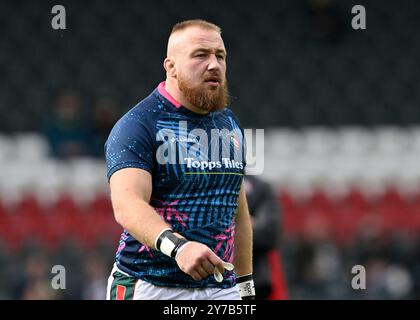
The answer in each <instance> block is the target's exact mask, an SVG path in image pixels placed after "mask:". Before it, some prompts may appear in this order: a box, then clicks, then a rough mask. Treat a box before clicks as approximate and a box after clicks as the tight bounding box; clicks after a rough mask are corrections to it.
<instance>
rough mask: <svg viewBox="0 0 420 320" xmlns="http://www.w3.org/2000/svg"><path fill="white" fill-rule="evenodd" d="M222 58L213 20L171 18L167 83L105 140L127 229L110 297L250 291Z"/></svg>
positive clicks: (238, 131) (118, 215)
mask: <svg viewBox="0 0 420 320" xmlns="http://www.w3.org/2000/svg"><path fill="white" fill-rule="evenodd" d="M226 55H227V54H226V49H225V46H224V42H223V39H222V37H221V29H220V28H219V27H218V26H216V25H214V24H212V23H209V22H207V21H203V20H188V21H183V22H180V23H177V24H176V25H175V26H174V27H173V29H172V32H171V34H170V37H169V40H168V47H167V57H166V59H165V60H164V62H163V66H164V68H165V70H166V81H163V82H162V83H160V84H159V85H158V87H157V88H156V89H155V90H154V91H153V92H152V93H151V94H150V95H149V96H148V97H146V98H145V99H144V100H142V101H141V102H140V103H138V104H137V105H136V106H135V107H133V108H132V109H131V110H130V111H128V112H127V113H126V114H125V115H124V116H123V117H122V118H121V119H120V120H119V121H118V122H117V123H116V124H115V126H114V128H113V129H112V131H111V133H110V136H109V137H108V140H107V142H106V143H105V154H106V161H107V170H108V171H107V177H108V181H109V185H110V190H111V201H112V205H113V210H114V216H115V219H116V221H117V222H118V223H119V224H120V225H121V226H122V227H123V229H124V231H123V233H122V235H121V238H120V242H119V246H118V249H117V252H116V259H115V264H114V267H113V270H112V272H111V275H110V277H109V279H108V288H107V299H134V300H147V299H151V300H157V299H164V300H174V299H182V300H191V299H197V300H213V299H214V300H217V299H220V300H240V299H252V298H254V297H255V289H254V284H253V280H252V225H251V220H250V215H249V211H248V206H247V202H246V194H245V190H244V187H243V176H244V172H245V171H244V170H245V141H244V131H243V129H242V128H241V126H240V124H239V122H238V120H237V119H236V117H235V116H234V114H233V113H232V111H231V110H230V109H229V108H228V103H229V101H228V100H229V96H228V89H227V80H226Z"/></svg>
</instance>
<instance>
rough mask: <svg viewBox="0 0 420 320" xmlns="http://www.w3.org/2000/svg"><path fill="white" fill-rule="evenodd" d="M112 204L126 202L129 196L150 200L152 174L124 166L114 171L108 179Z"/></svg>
mask: <svg viewBox="0 0 420 320" xmlns="http://www.w3.org/2000/svg"><path fill="white" fill-rule="evenodd" d="M109 185H110V190H111V199H112V202H113V204H119V203H121V202H123V203H124V202H126V201H128V200H129V199H130V198H140V199H142V200H144V201H146V202H149V201H150V197H151V194H152V176H151V174H150V173H149V172H148V171H146V170H143V169H138V168H124V169H121V170H118V171H116V172H115V173H114V174H113V175H112V176H111V178H110V180H109Z"/></svg>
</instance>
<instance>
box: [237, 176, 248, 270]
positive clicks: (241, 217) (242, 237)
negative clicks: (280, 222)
mask: <svg viewBox="0 0 420 320" xmlns="http://www.w3.org/2000/svg"><path fill="white" fill-rule="evenodd" d="M234 265H235V270H236V274H237V275H238V276H243V275H247V274H250V273H252V224H251V218H250V215H249V210H248V204H247V201H246V194H245V188H244V184H243V183H242V186H241V190H240V192H239V196H238V209H237V211H236V227H235V257H234Z"/></svg>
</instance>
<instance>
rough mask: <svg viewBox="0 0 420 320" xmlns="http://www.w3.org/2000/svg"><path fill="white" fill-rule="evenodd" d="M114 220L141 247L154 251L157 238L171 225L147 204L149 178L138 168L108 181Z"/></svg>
mask: <svg viewBox="0 0 420 320" xmlns="http://www.w3.org/2000/svg"><path fill="white" fill-rule="evenodd" d="M109 183H110V188H111V201H112V207H113V209H114V216H115V220H116V221H117V222H118V223H119V224H120V225H121V226H122V227H123V228H124V229H125V230H127V231H128V232H129V233H130V234H131V235H132V236H133V237H134V238H136V239H137V240H138V241H139V242H141V243H142V244H144V245H146V246H148V247H151V248H154V242H155V239H156V237H157V236H158V235H159V234H160V233H161V231H162V230H163V229H165V228H170V226H169V225H168V224H167V223H166V222H165V221H164V220H163V219H162V218H161V217H160V216H159V215H158V214H157V212H156V211H155V210H154V209H153V207H152V206H151V205H149V201H150V196H151V194H152V176H151V174H150V173H149V172H147V171H145V170H142V169H137V168H125V169H121V170H118V171H116V172H115V173H114V174H113V175H112V176H111V178H110V181H109Z"/></svg>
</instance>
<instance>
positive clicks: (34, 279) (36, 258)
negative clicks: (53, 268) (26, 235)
mask: <svg viewBox="0 0 420 320" xmlns="http://www.w3.org/2000/svg"><path fill="white" fill-rule="evenodd" d="M49 271H50V268H49V267H48V265H47V260H46V258H45V256H44V255H43V254H42V253H32V254H31V255H29V257H28V258H27V259H26V261H25V269H24V274H23V278H22V279H21V282H20V283H18V285H17V287H16V288H15V292H14V297H13V298H14V299H20V300H54V299H57V298H58V292H57V291H56V290H54V289H53V288H52V286H51V279H49V278H48V275H49V273H48V272H49Z"/></svg>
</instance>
